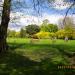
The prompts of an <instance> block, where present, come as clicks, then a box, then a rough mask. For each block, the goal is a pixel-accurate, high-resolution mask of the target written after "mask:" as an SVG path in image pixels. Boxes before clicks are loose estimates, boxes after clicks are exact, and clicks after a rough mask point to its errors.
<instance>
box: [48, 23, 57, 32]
mask: <svg viewBox="0 0 75 75" xmlns="http://www.w3.org/2000/svg"><path fill="white" fill-rule="evenodd" d="M47 30H48V32H56V31H58V27H57V25H54V24H48V25H47Z"/></svg>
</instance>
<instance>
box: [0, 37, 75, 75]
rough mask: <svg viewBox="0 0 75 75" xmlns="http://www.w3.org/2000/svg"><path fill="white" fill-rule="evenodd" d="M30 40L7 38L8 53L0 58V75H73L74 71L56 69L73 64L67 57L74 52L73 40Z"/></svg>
mask: <svg viewBox="0 0 75 75" xmlns="http://www.w3.org/2000/svg"><path fill="white" fill-rule="evenodd" d="M30 40H31V39H28V38H27V39H26V38H7V42H8V44H9V51H8V52H7V53H6V54H4V55H2V56H0V75H66V74H70V75H73V73H74V72H75V70H74V69H58V65H72V64H73V63H72V62H71V60H72V59H70V58H71V57H69V56H68V55H70V56H71V55H72V53H74V52H75V40H69V41H68V42H65V41H64V40H57V41H56V42H54V43H53V42H52V40H50V39H40V40H38V41H34V42H33V43H31V42H30ZM65 52H66V53H68V55H67V54H65Z"/></svg>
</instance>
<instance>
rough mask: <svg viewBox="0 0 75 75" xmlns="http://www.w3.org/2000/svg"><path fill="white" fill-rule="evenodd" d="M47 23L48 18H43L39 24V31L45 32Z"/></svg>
mask: <svg viewBox="0 0 75 75" xmlns="http://www.w3.org/2000/svg"><path fill="white" fill-rule="evenodd" d="M48 24H49V21H48V19H45V20H44V21H43V23H42V25H41V26H40V28H41V31H45V32H47V25H48Z"/></svg>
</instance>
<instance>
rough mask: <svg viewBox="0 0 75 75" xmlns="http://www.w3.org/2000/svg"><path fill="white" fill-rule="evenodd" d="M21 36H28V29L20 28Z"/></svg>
mask: <svg viewBox="0 0 75 75" xmlns="http://www.w3.org/2000/svg"><path fill="white" fill-rule="evenodd" d="M20 37H21V38H24V37H26V30H25V29H23V28H21V30H20Z"/></svg>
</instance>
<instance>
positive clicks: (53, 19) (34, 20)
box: [9, 12, 63, 31]
mask: <svg viewBox="0 0 75 75" xmlns="http://www.w3.org/2000/svg"><path fill="white" fill-rule="evenodd" d="M42 15H43V16H42V17H40V16H38V17H37V16H32V15H25V14H24V13H20V12H16V13H12V12H11V19H13V18H14V17H16V21H15V22H16V23H18V24H19V27H18V25H17V26H14V25H13V24H11V23H10V24H9V28H10V29H14V30H16V31H19V30H20V28H21V27H24V26H26V25H29V24H37V25H40V24H41V23H42V21H43V20H45V19H48V20H49V22H50V23H54V24H57V23H58V20H59V18H63V16H62V15H56V14H54V15H49V14H47V13H43V14H42ZM11 25H12V26H11Z"/></svg>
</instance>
